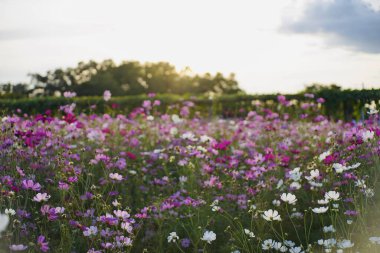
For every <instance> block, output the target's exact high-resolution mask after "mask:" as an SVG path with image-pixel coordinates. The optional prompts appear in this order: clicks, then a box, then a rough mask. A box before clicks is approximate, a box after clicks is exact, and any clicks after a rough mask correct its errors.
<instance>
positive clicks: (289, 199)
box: [281, 193, 297, 205]
mask: <svg viewBox="0 0 380 253" xmlns="http://www.w3.org/2000/svg"><path fill="white" fill-rule="evenodd" d="M281 200H282V201H284V202H285V203H289V204H291V205H295V204H296V202H297V198H296V195H294V194H292V193H283V194H281Z"/></svg>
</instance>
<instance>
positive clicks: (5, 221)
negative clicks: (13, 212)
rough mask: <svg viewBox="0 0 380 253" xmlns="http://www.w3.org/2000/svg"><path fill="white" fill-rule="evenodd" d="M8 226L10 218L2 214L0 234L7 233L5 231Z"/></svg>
mask: <svg viewBox="0 0 380 253" xmlns="http://www.w3.org/2000/svg"><path fill="white" fill-rule="evenodd" d="M8 224H9V216H8V215H7V214H1V213H0V233H1V232H3V231H5V229H6V228H7V227H8ZM0 237H1V235H0Z"/></svg>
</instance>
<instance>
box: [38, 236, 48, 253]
mask: <svg viewBox="0 0 380 253" xmlns="http://www.w3.org/2000/svg"><path fill="white" fill-rule="evenodd" d="M45 239H46V238H45V236H43V235H40V236H39V237H38V239H37V245H38V246H39V247H40V250H41V251H42V252H48V250H49V243H48V242H46V241H45Z"/></svg>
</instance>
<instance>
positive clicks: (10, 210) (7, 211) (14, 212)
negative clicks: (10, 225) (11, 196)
mask: <svg viewBox="0 0 380 253" xmlns="http://www.w3.org/2000/svg"><path fill="white" fill-rule="evenodd" d="M4 213H5V214H8V215H10V216H14V215H15V214H16V211H15V210H13V209H12V208H7V209H5V211H4Z"/></svg>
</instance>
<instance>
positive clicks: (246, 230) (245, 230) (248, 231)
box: [244, 228, 255, 238]
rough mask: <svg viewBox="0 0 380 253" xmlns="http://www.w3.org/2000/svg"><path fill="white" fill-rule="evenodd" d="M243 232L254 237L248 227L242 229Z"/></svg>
mask: <svg viewBox="0 0 380 253" xmlns="http://www.w3.org/2000/svg"><path fill="white" fill-rule="evenodd" d="M244 233H245V234H246V235H248V236H249V237H251V238H254V237H255V234H254V233H253V232H252V231H250V230H249V229H246V228H245V229H244Z"/></svg>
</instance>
